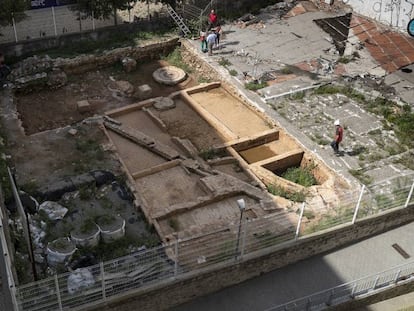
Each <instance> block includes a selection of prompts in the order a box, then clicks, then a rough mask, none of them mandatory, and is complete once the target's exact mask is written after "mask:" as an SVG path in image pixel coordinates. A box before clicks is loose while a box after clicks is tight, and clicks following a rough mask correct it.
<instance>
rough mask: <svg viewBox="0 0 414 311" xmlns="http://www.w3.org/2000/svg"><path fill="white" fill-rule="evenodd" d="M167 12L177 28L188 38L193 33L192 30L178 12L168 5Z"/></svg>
mask: <svg viewBox="0 0 414 311" xmlns="http://www.w3.org/2000/svg"><path fill="white" fill-rule="evenodd" d="M167 12H168V14H169V15H170V16H171V18H172V19H173V20H174V22H175V23H176V24H177V26H178V27H179V28H180V30H181V31H182V32H183V34H184V36H187V35H188V34H190V33H191V31H190V29H188V27H187V25H186V24H185V23H184V20H183V19H182V17H181V16H180V15H178V14H177V12H175V11H174V9H173V8H172V7H171V5H169V4H168V5H167Z"/></svg>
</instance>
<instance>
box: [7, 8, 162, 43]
mask: <svg viewBox="0 0 414 311" xmlns="http://www.w3.org/2000/svg"><path fill="white" fill-rule="evenodd" d="M24 15H25V17H24V16H23V14H20V15H16V16H15V18H14V19H13V24H12V25H10V26H6V27H0V34H1V36H0V44H1V43H9V42H22V41H26V40H31V39H39V38H49V37H58V36H61V35H65V34H68V33H79V32H83V31H88V30H95V29H98V28H103V27H108V26H114V25H115V24H116V23H117V24H123V23H134V22H139V21H141V20H153V19H157V18H160V17H165V16H167V12H166V7H165V6H163V5H162V3H157V4H156V3H151V4H148V5H147V4H146V3H144V2H141V1H138V2H137V3H136V5H135V6H134V7H133V8H131V9H130V10H125V11H121V10H118V11H117V13H116V22H115V16H109V17H108V18H106V19H103V18H95V17H94V15H93V13H92V16H87V15H86V14H84V13H81V12H79V11H77V10H75V9H74V7H73V6H70V5H67V6H57V7H49V8H44V9H37V10H31V11H26V12H25V13H24Z"/></svg>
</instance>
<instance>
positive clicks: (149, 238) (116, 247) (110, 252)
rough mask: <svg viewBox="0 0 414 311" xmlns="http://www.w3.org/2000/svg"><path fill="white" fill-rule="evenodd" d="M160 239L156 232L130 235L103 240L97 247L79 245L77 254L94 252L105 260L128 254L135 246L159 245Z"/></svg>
mask: <svg viewBox="0 0 414 311" xmlns="http://www.w3.org/2000/svg"><path fill="white" fill-rule="evenodd" d="M159 243H160V240H159V238H158V236H157V235H156V234H148V235H141V237H140V238H132V237H130V236H127V235H126V236H124V237H123V238H120V239H118V240H116V241H113V242H111V243H105V242H103V241H102V240H101V241H100V242H99V244H98V245H97V246H96V247H93V248H89V247H79V248H78V249H79V252H78V254H77V256H82V255H84V254H91V253H92V254H93V255H94V256H95V257H96V258H97V259H99V260H102V261H105V260H111V259H114V258H119V257H122V256H126V255H128V254H130V253H131V250H133V248H137V247H141V246H143V245H145V246H146V247H148V248H151V247H154V246H156V245H159Z"/></svg>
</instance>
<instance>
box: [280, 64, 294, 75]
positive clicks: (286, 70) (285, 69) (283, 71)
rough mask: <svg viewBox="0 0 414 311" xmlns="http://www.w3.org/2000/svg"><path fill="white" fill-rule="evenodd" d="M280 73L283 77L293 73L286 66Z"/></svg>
mask: <svg viewBox="0 0 414 311" xmlns="http://www.w3.org/2000/svg"><path fill="white" fill-rule="evenodd" d="M280 72H281V73H283V74H284V75H289V74H291V73H293V71H292V69H291V68H290V67H288V66H285V67H283V68H282V70H280Z"/></svg>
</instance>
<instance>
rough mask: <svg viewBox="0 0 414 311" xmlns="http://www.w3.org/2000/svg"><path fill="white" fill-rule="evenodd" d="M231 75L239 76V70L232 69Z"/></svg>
mask: <svg viewBox="0 0 414 311" xmlns="http://www.w3.org/2000/svg"><path fill="white" fill-rule="evenodd" d="M229 74H230V75H231V76H233V77H234V76H237V70H235V69H230V70H229Z"/></svg>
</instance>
